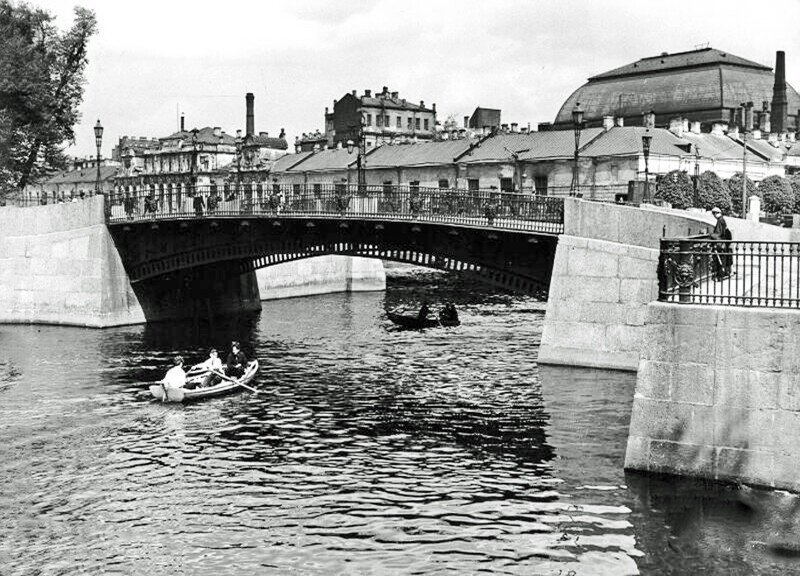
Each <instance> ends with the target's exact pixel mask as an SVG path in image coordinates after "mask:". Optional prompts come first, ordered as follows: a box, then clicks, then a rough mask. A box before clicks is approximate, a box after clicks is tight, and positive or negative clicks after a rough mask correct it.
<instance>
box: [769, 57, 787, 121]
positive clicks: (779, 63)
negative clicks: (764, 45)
mask: <svg viewBox="0 0 800 576" xmlns="http://www.w3.org/2000/svg"><path fill="white" fill-rule="evenodd" d="M788 112H789V103H788V100H787V98H786V54H785V53H784V52H783V50H778V51H777V52H776V53H775V85H774V86H773V87H772V115H771V117H770V121H771V122H770V123H771V124H772V130H773V131H775V132H784V131H786V128H787V126H786V120H787V114H788Z"/></svg>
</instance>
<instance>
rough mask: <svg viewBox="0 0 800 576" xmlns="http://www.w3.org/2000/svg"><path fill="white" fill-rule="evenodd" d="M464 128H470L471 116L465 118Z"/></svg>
mask: <svg viewBox="0 0 800 576" xmlns="http://www.w3.org/2000/svg"><path fill="white" fill-rule="evenodd" d="M464 128H469V116H464Z"/></svg>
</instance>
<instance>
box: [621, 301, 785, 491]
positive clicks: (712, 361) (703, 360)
mask: <svg viewBox="0 0 800 576" xmlns="http://www.w3.org/2000/svg"><path fill="white" fill-rule="evenodd" d="M644 336H645V338H644V345H643V348H642V356H641V360H640V363H639V372H638V376H637V382H636V392H635V397H634V401H633V410H632V414H631V425H630V431H629V438H628V448H627V452H626V456H625V467H626V468H628V469H633V470H641V471H647V472H658V473H667V474H678V475H687V476H696V477H702V478H709V479H714V480H723V481H724V480H730V481H741V482H745V483H749V484H755V485H763V486H769V487H775V488H786V489H790V490H795V491H797V490H800V471H799V470H800V468H798V465H797V462H798V459H799V458H800V445H798V443H797V438H800V311H794V310H775V309H764V308H760V309H759V308H737V307H727V306H694V305H681V304H666V303H660V302H654V303H652V304H650V305H648V307H647V321H646V327H645V330H644Z"/></svg>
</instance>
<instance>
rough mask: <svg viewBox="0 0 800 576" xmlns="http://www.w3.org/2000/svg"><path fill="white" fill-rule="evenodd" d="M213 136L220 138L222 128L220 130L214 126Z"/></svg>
mask: <svg viewBox="0 0 800 576" xmlns="http://www.w3.org/2000/svg"><path fill="white" fill-rule="evenodd" d="M214 136H216V137H217V138H219V137H220V136H222V128H220V127H219V126H214Z"/></svg>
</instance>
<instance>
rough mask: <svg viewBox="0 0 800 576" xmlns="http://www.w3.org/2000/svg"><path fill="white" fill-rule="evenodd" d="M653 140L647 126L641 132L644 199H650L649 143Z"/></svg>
mask: <svg viewBox="0 0 800 576" xmlns="http://www.w3.org/2000/svg"><path fill="white" fill-rule="evenodd" d="M652 142H653V135H652V134H650V128H648V129H647V130H646V131H645V133H644V134H642V152H643V153H644V200H645V201H647V202H649V201H650V144H651V143H652Z"/></svg>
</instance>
